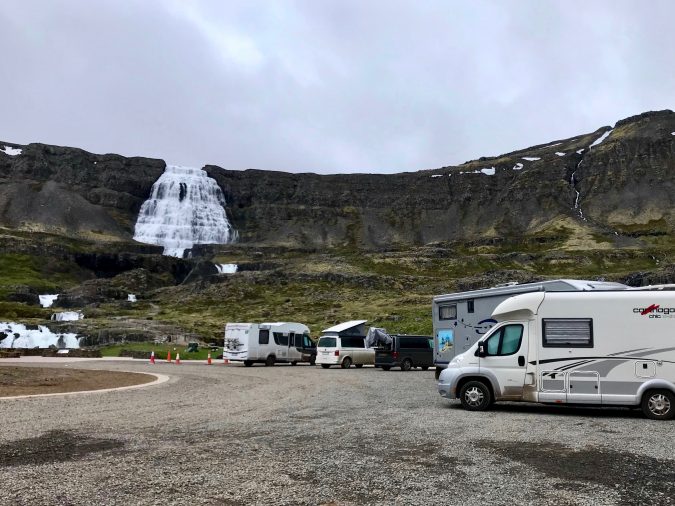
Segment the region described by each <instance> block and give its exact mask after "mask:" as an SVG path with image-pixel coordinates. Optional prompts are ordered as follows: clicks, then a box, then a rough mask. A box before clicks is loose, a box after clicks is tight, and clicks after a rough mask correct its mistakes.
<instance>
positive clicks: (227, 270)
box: [215, 264, 239, 274]
mask: <svg viewBox="0 0 675 506" xmlns="http://www.w3.org/2000/svg"><path fill="white" fill-rule="evenodd" d="M215 265H216V269H218V274H234V273H235V272H237V269H238V268H239V266H238V265H237V264H215Z"/></svg>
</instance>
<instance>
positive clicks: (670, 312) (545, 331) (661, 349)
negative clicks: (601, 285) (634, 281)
mask: <svg viewBox="0 0 675 506" xmlns="http://www.w3.org/2000/svg"><path fill="white" fill-rule="evenodd" d="M656 288H657V287H648V288H647V289H639V290H635V289H629V290H622V291H607V292H576V293H574V292H567V293H563V292H534V293H528V294H524V295H517V296H514V297H511V298H509V299H507V300H505V301H504V302H502V303H501V304H500V305H499V306H497V308H496V309H495V311H494V312H493V314H492V316H493V318H495V319H496V320H497V322H498V323H497V324H496V325H495V326H494V327H493V328H492V329H491V330H490V332H488V333H487V334H486V335H485V336H484V337H483V338H482V339H481V340H480V341H478V342H477V343H476V344H474V345H473V346H472V347H471V348H470V349H469V350H468V351H466V352H465V353H462V354H461V355H458V356H456V357H455V358H454V359H453V360H452V361H451V362H450V364H449V365H448V367H447V368H446V369H445V370H443V371H442V372H441V374H440V378H439V382H438V391H439V393H440V394H441V396H443V397H446V398H449V399H456V398H459V399H460V401H461V403H462V406H463V407H464V408H466V409H469V410H474V411H480V410H484V409H487V408H488V407H489V406H490V404H491V403H492V402H493V401H501V400H504V401H506V400H508V401H528V402H543V403H558V404H561V403H568V404H594V405H603V406H605V405H623V406H634V407H641V408H642V411H643V412H644V414H645V415H646V416H648V417H649V418H653V419H662V420H666V419H672V418H673V417H674V416H675V292H674V291H668V290H664V289H656Z"/></svg>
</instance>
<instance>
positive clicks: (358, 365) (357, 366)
mask: <svg viewBox="0 0 675 506" xmlns="http://www.w3.org/2000/svg"><path fill="white" fill-rule="evenodd" d="M354 367H356V368H357V369H361V368H362V367H363V364H354Z"/></svg>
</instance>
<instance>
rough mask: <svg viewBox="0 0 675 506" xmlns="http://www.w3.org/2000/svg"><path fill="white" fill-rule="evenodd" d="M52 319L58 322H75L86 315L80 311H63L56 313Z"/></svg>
mask: <svg viewBox="0 0 675 506" xmlns="http://www.w3.org/2000/svg"><path fill="white" fill-rule="evenodd" d="M51 319H52V320H54V321H57V322H73V321H76V320H83V319H84V315H83V314H82V313H81V312H79V311H63V312H62V313H54V314H53V315H52V318H51Z"/></svg>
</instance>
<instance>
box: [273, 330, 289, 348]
mask: <svg viewBox="0 0 675 506" xmlns="http://www.w3.org/2000/svg"><path fill="white" fill-rule="evenodd" d="M273 334H274V342H275V343H276V344H278V345H279V346H288V334H286V335H284V334H282V333H281V332H274V333H273Z"/></svg>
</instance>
